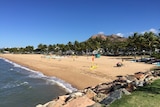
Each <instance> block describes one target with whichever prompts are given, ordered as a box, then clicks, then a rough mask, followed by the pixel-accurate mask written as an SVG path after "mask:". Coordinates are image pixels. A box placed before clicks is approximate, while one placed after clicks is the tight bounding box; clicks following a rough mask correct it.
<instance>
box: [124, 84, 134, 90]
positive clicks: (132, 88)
mask: <svg viewBox="0 0 160 107" xmlns="http://www.w3.org/2000/svg"><path fill="white" fill-rule="evenodd" d="M125 89H126V90H127V91H129V92H132V91H133V90H135V86H134V85H133V84H132V83H128V85H127V86H126V87H125Z"/></svg>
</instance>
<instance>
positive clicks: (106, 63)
mask: <svg viewBox="0 0 160 107" xmlns="http://www.w3.org/2000/svg"><path fill="white" fill-rule="evenodd" d="M0 57H3V58H6V59H9V60H11V61H13V62H16V63H18V64H20V65H23V66H25V67H28V68H30V69H33V70H36V71H39V72H42V73H43V74H44V75H47V76H55V77H57V78H60V79H62V80H64V81H66V82H68V83H70V84H72V86H73V87H75V88H77V89H84V88H86V87H89V86H96V85H98V84H100V83H103V82H111V81H113V80H114V79H116V76H118V75H132V74H134V73H136V72H140V71H142V72H144V71H147V70H149V69H151V68H153V67H154V66H155V65H152V64H144V63H138V62H131V61H126V60H124V61H123V62H122V59H121V57H108V56H101V57H100V58H94V61H92V56H88V57H87V56H64V57H56V56H44V55H40V54H39V55H37V54H36V55H35V54H0ZM117 62H122V63H123V65H124V66H122V67H116V63H117Z"/></svg>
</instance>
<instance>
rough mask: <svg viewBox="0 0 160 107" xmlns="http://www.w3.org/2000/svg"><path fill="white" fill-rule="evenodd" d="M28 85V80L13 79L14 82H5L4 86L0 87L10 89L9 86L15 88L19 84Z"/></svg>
mask: <svg viewBox="0 0 160 107" xmlns="http://www.w3.org/2000/svg"><path fill="white" fill-rule="evenodd" d="M27 85H29V83H28V82H26V81H25V82H18V81H15V82H10V83H7V84H6V85H5V86H3V87H2V88H1V89H11V88H15V87H20V86H27Z"/></svg>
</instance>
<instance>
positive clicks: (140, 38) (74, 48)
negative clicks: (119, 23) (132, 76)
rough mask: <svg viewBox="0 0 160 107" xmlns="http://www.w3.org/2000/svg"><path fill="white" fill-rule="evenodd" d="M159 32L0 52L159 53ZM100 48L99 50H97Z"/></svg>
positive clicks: (7, 49) (6, 49)
mask: <svg viewBox="0 0 160 107" xmlns="http://www.w3.org/2000/svg"><path fill="white" fill-rule="evenodd" d="M159 44H160V34H155V33H153V32H145V33H144V34H139V33H134V34H133V35H131V36H128V38H126V39H125V40H123V41H119V40H116V39H115V40H111V39H109V38H106V39H104V38H101V37H98V36H97V37H96V38H94V39H93V38H89V39H88V40H87V41H84V42H78V41H74V42H70V41H69V42H68V43H67V44H49V45H46V44H39V45H38V46H37V48H36V49H35V48H34V46H26V47H19V48H17V47H14V48H3V49H1V52H9V53H21V54H27V53H39V54H50V53H52V54H60V55H63V54H77V55H83V54H93V51H95V50H97V53H100V54H103V55H134V54H138V55H141V54H149V55H153V54H155V53H159V49H160V45H159ZM99 49H101V50H99Z"/></svg>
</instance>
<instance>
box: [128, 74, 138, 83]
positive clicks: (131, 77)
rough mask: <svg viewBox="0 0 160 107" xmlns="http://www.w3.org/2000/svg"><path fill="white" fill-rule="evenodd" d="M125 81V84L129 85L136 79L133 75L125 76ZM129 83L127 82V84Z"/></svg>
mask: <svg viewBox="0 0 160 107" xmlns="http://www.w3.org/2000/svg"><path fill="white" fill-rule="evenodd" d="M126 79H127V80H126V81H127V83H131V82H132V81H135V80H136V77H135V76H134V75H127V76H126ZM128 81H129V82H128Z"/></svg>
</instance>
